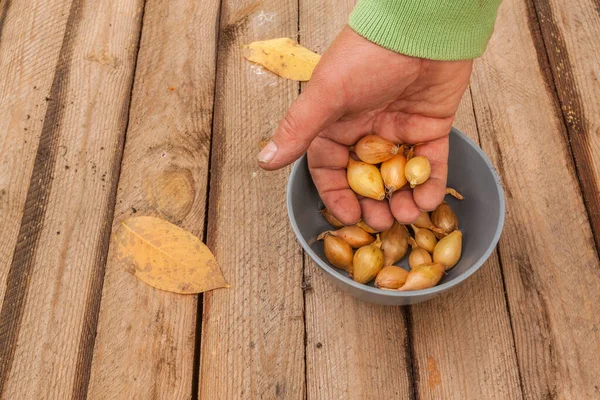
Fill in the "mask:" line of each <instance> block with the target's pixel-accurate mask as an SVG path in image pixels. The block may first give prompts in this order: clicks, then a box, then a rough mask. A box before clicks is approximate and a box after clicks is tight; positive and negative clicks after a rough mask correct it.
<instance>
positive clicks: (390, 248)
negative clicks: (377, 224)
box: [381, 222, 410, 267]
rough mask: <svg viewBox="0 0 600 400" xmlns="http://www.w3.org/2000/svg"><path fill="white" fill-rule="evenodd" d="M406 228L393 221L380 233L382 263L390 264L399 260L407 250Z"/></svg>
mask: <svg viewBox="0 0 600 400" xmlns="http://www.w3.org/2000/svg"><path fill="white" fill-rule="evenodd" d="M409 237H410V235H409V234H408V229H406V226H404V225H402V224H399V223H398V222H394V225H392V227H391V228H390V229H388V230H387V231H384V232H382V233H381V251H383V265H384V266H385V267H387V266H390V265H392V264H394V263H396V262H397V261H398V260H400V259H401V258H402V257H404V255H405V254H406V251H407V250H408V238H409Z"/></svg>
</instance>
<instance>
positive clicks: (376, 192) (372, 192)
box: [346, 158, 385, 200]
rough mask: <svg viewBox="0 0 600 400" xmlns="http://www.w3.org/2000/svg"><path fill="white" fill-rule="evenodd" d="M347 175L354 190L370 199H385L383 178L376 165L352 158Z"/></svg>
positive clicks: (349, 161)
mask: <svg viewBox="0 0 600 400" xmlns="http://www.w3.org/2000/svg"><path fill="white" fill-rule="evenodd" d="M346 175H347V177H348V184H349V185H350V187H351V188H352V190H354V192H356V193H358V194H360V195H361V196H365V197H368V198H370V199H375V200H383V199H385V189H384V186H383V180H382V179H381V174H380V173H379V170H378V169H377V167H376V166H374V165H371V164H367V163H364V162H362V161H354V160H353V159H352V158H350V159H349V160H348V169H347V171H346Z"/></svg>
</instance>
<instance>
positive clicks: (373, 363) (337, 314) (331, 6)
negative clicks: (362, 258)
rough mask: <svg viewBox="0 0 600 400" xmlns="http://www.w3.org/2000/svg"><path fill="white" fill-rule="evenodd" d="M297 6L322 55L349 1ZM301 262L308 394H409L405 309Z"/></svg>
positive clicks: (304, 38) (303, 32) (304, 35)
mask: <svg viewBox="0 0 600 400" xmlns="http://www.w3.org/2000/svg"><path fill="white" fill-rule="evenodd" d="M300 5H301V8H300V43H301V44H302V45H303V46H306V47H308V48H309V49H311V50H314V51H316V52H318V53H320V54H322V53H323V52H324V51H325V50H326V49H327V47H328V46H329V44H330V43H331V42H332V41H333V39H334V38H335V36H336V35H337V33H338V32H339V31H340V30H341V29H342V27H343V26H344V25H345V24H346V22H347V21H348V15H349V14H350V11H352V7H353V6H354V2H353V1H331V2H327V3H324V2H322V1H319V0H310V1H302V2H300ZM324 15H328V16H329V17H328V18H327V19H328V23H323V16H324ZM304 262H305V272H304V279H305V287H306V288H307V290H306V291H305V303H306V311H305V319H306V374H307V376H306V385H307V388H306V390H307V393H308V398H311V399H320V398H327V399H335V398H353V399H394V398H395V399H398V398H409V397H410V396H411V395H412V393H413V383H412V378H411V373H412V370H411V369H412V368H411V359H410V357H411V356H410V352H409V343H408V340H409V338H408V333H407V326H406V313H405V310H404V308H401V307H382V306H377V305H372V304H367V303H363V302H361V301H359V300H356V299H355V298H353V297H352V296H350V295H349V294H347V293H345V292H342V291H341V290H340V289H338V288H337V287H336V286H335V285H334V284H333V283H332V282H331V281H330V280H329V278H328V277H327V276H326V275H325V274H324V273H323V272H322V271H321V270H320V269H319V267H318V266H317V265H316V264H315V263H314V262H313V261H312V260H311V259H310V257H308V255H305V260H304Z"/></svg>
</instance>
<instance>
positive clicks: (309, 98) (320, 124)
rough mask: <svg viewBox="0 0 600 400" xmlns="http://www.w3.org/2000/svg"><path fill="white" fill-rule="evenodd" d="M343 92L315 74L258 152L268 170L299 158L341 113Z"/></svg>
mask: <svg viewBox="0 0 600 400" xmlns="http://www.w3.org/2000/svg"><path fill="white" fill-rule="evenodd" d="M340 99H341V94H340V91H339V90H337V89H336V88H335V86H332V85H331V84H329V83H325V82H324V80H323V79H322V78H319V77H318V76H315V75H313V79H311V81H310V82H309V83H308V84H307V86H306V89H305V90H304V91H303V92H302V94H300V95H299V96H298V98H297V99H296V100H295V101H294V102H293V103H292V105H291V107H290V109H289V110H288V112H287V114H286V115H285V117H284V118H283V119H282V120H281V122H280V123H279V126H278V127H277V129H276V130H275V134H274V135H273V138H272V139H271V141H270V142H269V143H268V144H267V145H266V146H265V147H264V148H263V149H262V150H261V152H260V153H259V154H258V162H259V164H260V166H261V167H262V168H264V169H267V170H273V169H278V168H281V167H284V166H286V165H288V164H290V163H292V162H293V161H295V160H296V159H298V158H299V157H300V156H301V155H302V154H304V152H305V151H306V150H307V149H308V147H309V146H310V143H311V142H312V141H313V140H314V138H315V137H316V136H317V135H318V134H319V132H321V131H322V130H323V129H325V127H326V126H327V125H329V124H330V123H331V122H333V121H335V120H337V119H338V118H339V117H340V116H341V115H342V101H341V100H340Z"/></svg>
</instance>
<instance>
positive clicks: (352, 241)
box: [317, 226, 375, 249]
mask: <svg viewBox="0 0 600 400" xmlns="http://www.w3.org/2000/svg"><path fill="white" fill-rule="evenodd" d="M327 235H333V236H337V237H339V238H340V239H342V240H343V241H344V242H346V243H348V244H349V245H350V246H352V247H353V248H355V249H358V248H359V247H363V246H366V245H368V244H371V243H373V242H374V241H375V238H374V237H373V236H371V235H369V234H368V233H367V232H365V231H364V230H363V229H361V228H359V227H358V226H345V227H343V228H340V229H338V230H337V231H327V232H323V233H321V234H320V235H319V237H317V239H318V240H321V239H323V238H324V237H325V236H327Z"/></svg>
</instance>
